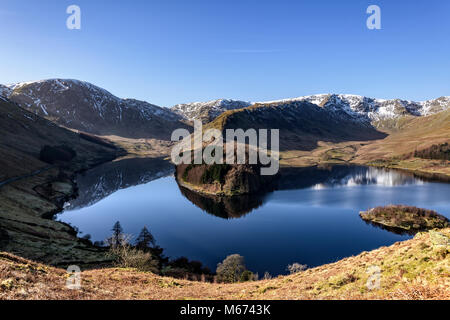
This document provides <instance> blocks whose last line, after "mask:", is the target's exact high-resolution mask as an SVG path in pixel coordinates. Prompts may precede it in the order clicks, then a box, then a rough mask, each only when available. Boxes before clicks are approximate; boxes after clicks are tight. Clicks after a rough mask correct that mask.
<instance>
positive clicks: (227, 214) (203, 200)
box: [178, 165, 424, 219]
mask: <svg viewBox="0 0 450 320" xmlns="http://www.w3.org/2000/svg"><path fill="white" fill-rule="evenodd" d="M423 183H424V182H423V180H420V179H418V178H416V177H414V176H413V175H412V174H408V173H405V172H401V171H394V170H388V169H384V168H372V167H363V166H346V165H339V166H336V165H335V166H329V167H306V168H284V169H281V171H280V177H279V179H278V181H277V188H276V189H277V190H292V189H304V188H312V189H315V190H320V189H324V188H332V187H339V186H346V187H350V186H358V185H380V186H385V187H386V186H399V185H410V184H423ZM178 187H179V188H180V191H181V193H182V194H183V196H185V197H186V198H187V199H188V200H189V201H191V202H192V203H193V204H195V205H196V206H197V207H199V208H200V209H202V210H203V211H206V212H207V213H209V214H212V215H215V216H217V217H221V218H224V219H230V218H240V217H243V216H245V215H246V214H248V213H250V212H251V211H253V209H256V208H258V207H260V206H261V205H262V204H263V203H264V198H265V196H264V195H262V194H257V195H244V196H238V197H232V198H230V197H220V196H212V195H203V194H200V193H198V192H193V191H191V190H189V189H186V188H184V187H182V186H180V185H178Z"/></svg>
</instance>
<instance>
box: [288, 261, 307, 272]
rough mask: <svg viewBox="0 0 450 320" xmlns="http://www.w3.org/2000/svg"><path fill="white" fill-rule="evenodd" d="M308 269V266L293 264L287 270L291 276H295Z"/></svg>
mask: <svg viewBox="0 0 450 320" xmlns="http://www.w3.org/2000/svg"><path fill="white" fill-rule="evenodd" d="M307 268H308V266H307V265H306V264H300V263H297V262H294V263H293V264H289V265H288V266H287V268H286V269H287V270H288V271H289V273H290V274H295V273H299V272H302V271H305V270H306V269H307Z"/></svg>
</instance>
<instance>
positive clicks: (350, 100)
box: [258, 94, 450, 122]
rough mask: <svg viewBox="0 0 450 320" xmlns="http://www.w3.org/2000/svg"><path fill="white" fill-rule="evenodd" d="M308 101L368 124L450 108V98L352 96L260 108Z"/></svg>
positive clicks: (312, 98)
mask: <svg viewBox="0 0 450 320" xmlns="http://www.w3.org/2000/svg"><path fill="white" fill-rule="evenodd" d="M302 101H307V102H310V103H313V104H315V105H317V106H319V107H322V108H324V109H325V110H329V111H332V112H345V113H346V114H347V115H349V116H351V117H353V118H355V119H362V120H364V119H365V120H368V121H371V122H372V121H380V120H385V119H395V118H398V117H400V116H405V115H412V116H428V115H431V114H434V113H437V112H440V111H444V110H447V109H448V108H449V107H450V97H440V98H438V99H433V100H427V101H421V102H415V101H409V100H401V99H392V100H384V99H374V98H369V97H364V96H359V95H350V94H319V95H311V96H304V97H298V98H293V99H285V100H277V101H265V102H259V103H258V104H261V105H279V104H290V103H293V102H302Z"/></svg>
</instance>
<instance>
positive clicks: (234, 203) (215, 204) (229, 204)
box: [178, 185, 263, 219]
mask: <svg viewBox="0 0 450 320" xmlns="http://www.w3.org/2000/svg"><path fill="white" fill-rule="evenodd" d="M178 187H179V188H180V191H181V194H182V195H183V196H184V197H185V198H186V199H188V200H189V201H190V202H192V203H193V204H195V205H196V206H197V207H199V208H200V209H202V210H203V211H206V212H207V213H209V214H211V215H214V216H216V217H219V218H223V219H233V218H240V217H243V216H244V215H246V214H248V213H250V212H252V211H253V210H254V209H256V208H258V207H259V206H261V205H262V204H263V196H260V195H242V196H235V197H232V198H230V197H219V196H213V195H202V194H199V193H197V192H193V191H191V190H189V189H186V188H184V187H182V186H180V185H178Z"/></svg>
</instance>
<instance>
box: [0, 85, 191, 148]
mask: <svg viewBox="0 0 450 320" xmlns="http://www.w3.org/2000/svg"><path fill="white" fill-rule="evenodd" d="M0 94H2V95H3V96H4V97H6V98H7V99H9V100H11V101H13V102H15V103H17V104H18V105H20V106H22V107H23V108H25V109H28V110H29V111H31V112H33V113H35V114H36V115H39V116H42V117H45V118H47V119H48V120H51V121H53V122H55V123H57V124H58V125H61V126H64V127H68V128H71V129H75V130H80V131H85V132H89V133H93V134H97V135H117V136H123V137H128V138H136V139H138V138H157V139H164V140H168V139H170V135H171V133H172V131H173V130H174V129H176V128H189V126H187V125H185V124H184V123H182V122H181V120H182V117H181V116H179V115H177V114H175V113H173V112H171V111H170V110H167V109H166V108H162V107H159V106H156V105H153V104H150V103H148V102H145V101H139V100H135V99H122V98H118V97H117V96H115V95H113V94H112V93H110V92H109V91H107V90H105V89H103V88H100V87H98V86H95V85H93V84H90V83H88V82H84V81H79V80H73V79H49V80H40V81H33V82H23V83H18V84H13V85H7V86H2V87H1V88H0Z"/></svg>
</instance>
